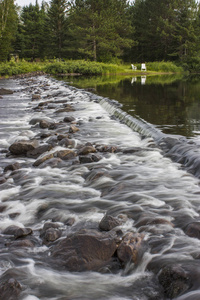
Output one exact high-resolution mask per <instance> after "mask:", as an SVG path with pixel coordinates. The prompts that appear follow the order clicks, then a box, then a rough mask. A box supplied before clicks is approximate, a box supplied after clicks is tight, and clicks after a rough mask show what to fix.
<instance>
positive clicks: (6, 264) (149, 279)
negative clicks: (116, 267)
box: [0, 77, 200, 300]
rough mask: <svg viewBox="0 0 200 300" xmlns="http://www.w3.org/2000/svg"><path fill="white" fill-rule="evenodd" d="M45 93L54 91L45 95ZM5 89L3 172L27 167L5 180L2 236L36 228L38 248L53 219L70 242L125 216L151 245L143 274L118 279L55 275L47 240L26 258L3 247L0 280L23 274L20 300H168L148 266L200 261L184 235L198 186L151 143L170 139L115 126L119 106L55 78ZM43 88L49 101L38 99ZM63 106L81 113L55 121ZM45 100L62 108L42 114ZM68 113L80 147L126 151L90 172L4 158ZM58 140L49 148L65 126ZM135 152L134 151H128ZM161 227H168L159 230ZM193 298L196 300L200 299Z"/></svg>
mask: <svg viewBox="0 0 200 300" xmlns="http://www.w3.org/2000/svg"><path fill="white" fill-rule="evenodd" d="M27 83H28V85H27ZM45 85H46V86H47V87H48V88H47V89H44V88H43V87H44V86H45ZM0 87H6V88H11V89H13V90H15V93H14V94H12V95H6V96H3V97H2V99H0V112H1V113H0V128H1V131H0V150H2V151H1V153H0V159H1V165H0V171H1V173H2V174H3V170H4V168H5V167H6V166H7V165H9V164H11V163H15V162H19V163H20V165H21V168H20V169H19V170H16V171H14V173H12V172H11V171H9V172H7V173H6V174H4V175H3V176H5V177H6V181H5V182H4V183H2V184H1V185H0V190H1V192H0V201H1V204H2V205H5V209H4V210H2V212H1V213H0V230H1V232H2V233H3V230H4V229H5V228H7V227H8V226H10V225H17V226H20V227H31V228H32V230H33V236H34V238H35V239H36V240H37V241H39V230H41V229H42V227H43V225H44V223H45V222H46V221H55V222H58V223H59V225H60V227H61V228H62V236H63V237H64V236H67V235H69V234H70V233H73V232H76V231H78V230H79V229H82V228H92V229H97V228H98V224H99V222H100V221H101V219H102V217H103V216H104V214H105V213H109V214H112V215H114V216H117V215H119V214H122V215H126V220H125V222H124V223H123V225H122V226H120V230H122V232H123V233H126V232H129V231H133V232H142V233H144V235H145V242H146V243H147V245H148V246H147V250H146V252H145V254H144V255H143V257H142V259H141V261H140V264H139V265H138V266H137V267H135V266H133V265H127V266H126V268H125V269H124V270H120V271H119V272H117V273H116V274H112V273H106V274H100V273H97V272H83V273H70V272H67V271H58V270H55V269H54V268H53V267H51V265H48V263H46V258H47V257H48V256H49V253H50V250H49V248H48V247H46V246H44V245H43V244H42V243H41V242H40V241H39V242H38V245H37V246H36V247H35V248H31V249H28V250H27V249H25V250H24V248H23V247H22V248H12V249H10V248H8V247H2V246H1V248H0V257H1V261H2V262H3V263H0V273H1V275H2V274H4V272H5V271H7V272H9V271H10V272H11V274H12V275H13V274H14V275H15V277H16V278H17V280H18V281H19V282H20V283H21V284H22V286H23V292H22V294H21V298H20V299H22V300H37V299H40V300H46V299H49V300H66V299H70V300H71V299H74V300H75V299H87V300H88V299H98V300H101V299H102V300H105V299H110V300H112V299H124V300H128V299H133V300H136V299H140V300H146V299H165V296H164V294H163V292H162V289H161V288H160V287H159V286H158V281H157V277H156V276H155V275H154V273H153V272H152V270H151V269H154V267H149V265H151V264H153V262H154V261H155V262H159V264H160V265H163V264H168V263H169V262H170V263H175V262H176V263H181V264H183V263H184V262H187V263H188V261H189V262H190V263H191V265H194V267H195V266H196V264H198V259H195V258H196V257H198V255H199V254H200V253H199V249H200V241H199V240H198V239H196V238H191V237H189V236H187V235H186V234H185V232H184V231H185V227H186V225H187V224H189V223H190V222H194V221H199V210H200V198H199V194H200V188H199V179H198V178H196V177H194V176H193V175H191V174H189V173H187V171H186V170H183V169H182V168H181V165H180V164H179V163H175V162H173V161H172V160H171V159H170V158H167V157H165V156H164V155H163V152H162V151H161V150H160V148H158V146H156V144H155V143H154V141H153V140H152V136H153V137H154V138H155V136H156V137H157V138H158V139H159V138H161V137H163V136H162V133H157V132H156V133H155V131H154V129H152V128H151V127H148V132H150V133H151V134H146V137H145V138H144V137H142V136H141V133H142V134H144V133H145V132H146V130H147V127H145V128H143V129H144V131H141V130H138V131H139V132H138V131H134V130H137V128H136V127H137V126H136V127H134V126H132V125H131V126H130V124H128V125H129V126H130V127H131V128H130V127H128V126H127V125H126V124H122V123H121V122H119V121H118V120H114V119H113V118H111V117H110V113H112V112H111V111H112V108H111V105H110V104H108V103H107V104H105V101H103V100H101V101H95V97H94V96H93V95H92V94H90V93H87V92H85V91H81V90H76V89H75V88H72V87H68V86H67V85H65V84H64V83H62V82H58V81H56V80H53V79H51V78H47V77H39V78H37V79H34V80H32V79H31V80H24V81H23V80H13V81H11V80H2V81H0ZM38 90H39V91H40V93H41V97H42V99H40V100H36V101H31V97H32V94H34V93H36V92H37V91H38ZM93 99H94V100H93ZM61 100H67V101H68V102H67V103H69V104H71V105H73V107H74V109H75V111H70V112H68V113H66V112H60V113H55V110H57V109H59V108H60V107H62V103H61V104H60V103H59V101H61ZM42 101H54V102H53V103H50V104H49V106H50V105H53V106H52V107H53V109H52V108H51V107H49V108H48V105H47V106H45V107H44V108H43V109H42V110H40V111H37V110H34V107H36V106H37V105H38V103H40V102H42ZM56 101H57V104H56ZM102 103H103V106H102V105H101V104H102ZM108 106H109V107H108ZM106 109H108V110H109V111H106ZM115 109H116V108H113V110H115ZM66 115H70V116H73V117H75V118H76V121H77V122H78V126H79V129H80V131H79V132H77V133H76V134H74V136H73V138H74V140H75V145H76V146H79V145H81V144H85V143H88V142H89V143H92V144H93V145H96V146H98V145H103V144H104V145H109V146H116V147H117V148H118V149H119V151H118V152H116V153H104V154H102V153H100V155H102V159H100V160H99V161H98V162H95V163H91V164H89V163H88V164H87V163H85V164H81V165H80V164H70V163H68V162H65V163H63V164H61V165H60V166H53V167H52V166H51V165H48V164H47V165H46V166H45V165H44V166H43V167H33V163H34V161H35V159H33V158H27V157H24V156H23V157H16V156H10V157H7V156H6V153H4V152H5V150H7V149H8V147H9V146H10V145H11V144H12V143H13V142H14V141H17V140H21V139H27V140H28V139H31V138H33V137H36V136H38V135H39V134H41V132H42V133H48V132H49V131H48V129H41V128H40V127H39V126H38V125H31V124H30V123H29V121H30V120H31V119H35V118H42V119H46V120H51V121H53V122H56V123H57V124H59V122H62V120H63V118H64V117H65V116H66ZM112 115H113V113H112ZM129 122H131V120H130V121H129ZM60 124H62V123H60ZM138 126H142V125H141V124H139V125H138ZM52 132H53V134H52V136H51V137H46V138H44V139H43V143H48V142H49V140H50V139H51V138H54V137H55V136H57V135H58V134H63V133H68V125H67V124H66V123H64V124H63V125H60V127H59V129H58V130H57V132H56V131H55V130H53V131H52ZM54 133H55V134H54ZM133 147H134V148H135V149H136V150H135V151H132V152H131V151H130V152H128V151H127V152H126V150H127V149H130V148H133ZM61 149H65V147H64V146H61V145H59V146H58V145H56V146H55V147H54V149H53V150H51V151H50V152H49V153H53V152H54V151H58V150H61ZM44 155H46V153H45V154H43V155H41V157H42V156H44ZM92 172H101V176H99V177H98V178H95V179H94V180H92V179H91V178H92V174H93V173H92ZM95 174H96V173H95ZM90 176H91V177H90ZM69 218H73V219H74V224H73V226H68V225H66V224H67V223H66V221H67V220H68V219H69ZM158 219H162V222H151V221H152V220H158ZM2 236H3V234H2ZM14 275H13V276H14ZM198 288H199V286H198V287H197V289H198ZM188 293H192V295H196V294H198V291H191V292H190V291H189V292H188ZM161 295H162V296H161ZM159 297H160V298H159ZM166 299H167V298H166ZM178 299H179V298H178ZM180 299H181V300H183V299H189V298H187V297H186V296H184V297H182V298H180Z"/></svg>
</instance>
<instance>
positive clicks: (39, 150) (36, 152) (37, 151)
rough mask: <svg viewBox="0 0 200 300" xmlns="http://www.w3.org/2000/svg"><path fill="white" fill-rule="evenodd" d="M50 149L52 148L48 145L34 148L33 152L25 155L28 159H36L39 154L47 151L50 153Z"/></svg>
mask: <svg viewBox="0 0 200 300" xmlns="http://www.w3.org/2000/svg"><path fill="white" fill-rule="evenodd" d="M52 148H53V146H52V145H49V144H47V145H42V146H39V147H37V148H35V149H34V150H31V151H28V152H27V153H26V156H27V157H29V158H38V157H39V156H40V155H41V154H43V153H45V152H47V151H50V150H51V149H52Z"/></svg>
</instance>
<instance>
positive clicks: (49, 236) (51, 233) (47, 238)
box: [43, 228, 62, 243]
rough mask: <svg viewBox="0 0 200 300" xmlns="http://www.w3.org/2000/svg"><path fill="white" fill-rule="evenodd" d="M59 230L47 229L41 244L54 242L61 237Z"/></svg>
mask: <svg viewBox="0 0 200 300" xmlns="http://www.w3.org/2000/svg"><path fill="white" fill-rule="evenodd" d="M61 234H62V232H61V230H59V229H55V228H49V229H47V230H46V232H45V234H44V238H43V242H44V243H45V242H54V241H56V240H57V239H59V238H60V237H61Z"/></svg>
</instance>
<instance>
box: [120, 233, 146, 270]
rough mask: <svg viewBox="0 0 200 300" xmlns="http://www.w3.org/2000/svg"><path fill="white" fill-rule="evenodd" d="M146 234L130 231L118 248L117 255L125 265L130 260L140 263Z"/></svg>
mask: <svg viewBox="0 0 200 300" xmlns="http://www.w3.org/2000/svg"><path fill="white" fill-rule="evenodd" d="M143 238H144V235H141V234H138V233H132V232H128V233H127V234H126V235H125V236H124V237H123V239H122V242H121V244H120V245H119V247H118V249H117V256H118V258H119V260H120V261H121V262H122V264H123V265H125V264H126V263H129V262H133V263H135V264H136V263H138V260H139V258H140V256H141V254H143V252H144V248H143V245H142V242H143Z"/></svg>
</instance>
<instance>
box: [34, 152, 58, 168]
mask: <svg viewBox="0 0 200 300" xmlns="http://www.w3.org/2000/svg"><path fill="white" fill-rule="evenodd" d="M53 157H54V156H53V153H51V154H47V155H45V156H43V157H42V158H39V159H38V160H36V161H35V162H34V163H33V166H34V167H38V166H39V165H41V164H42V163H43V162H45V161H46V160H49V159H51V158H53Z"/></svg>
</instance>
